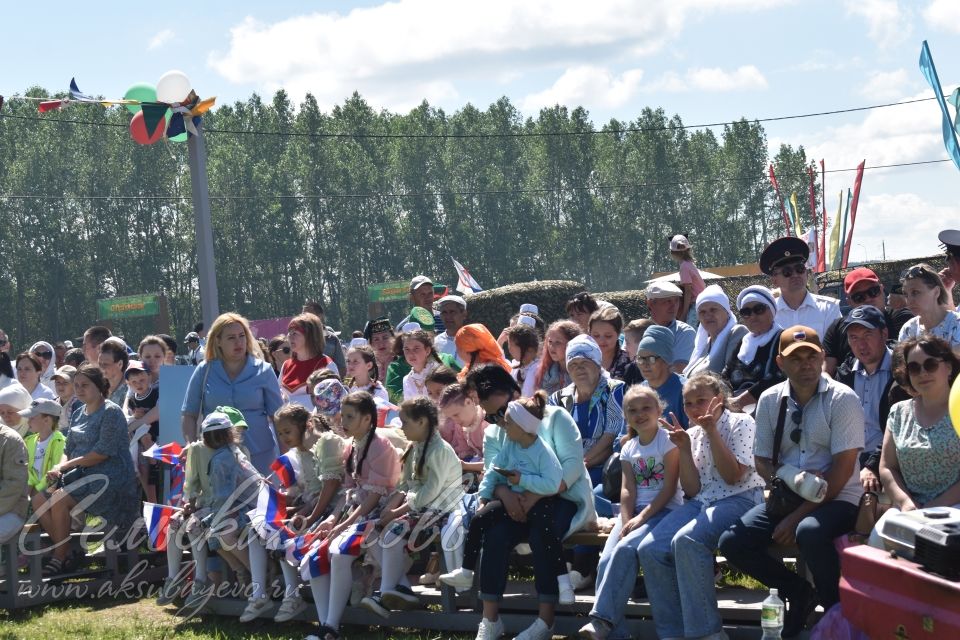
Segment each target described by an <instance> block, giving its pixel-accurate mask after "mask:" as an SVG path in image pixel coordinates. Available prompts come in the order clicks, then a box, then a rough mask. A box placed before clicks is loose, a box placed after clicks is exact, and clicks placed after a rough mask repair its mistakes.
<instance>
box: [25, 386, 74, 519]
mask: <svg viewBox="0 0 960 640" xmlns="http://www.w3.org/2000/svg"><path fill="white" fill-rule="evenodd" d="M61 410H62V407H61V406H60V403H58V402H57V401H56V400H47V399H46V398H42V399H40V400H34V401H33V402H31V403H30V406H29V407H27V408H26V409H24V410H23V411H21V412H20V415H21V416H23V417H24V418H26V419H27V425H28V426H29V428H30V433H28V434H27V437H26V438H24V444H26V446H27V472H28V479H27V485H28V486H29V488H30V504H31V506H32V507H33V511H34V513H38V512H40V509H41V507H43V505H44V504H46V502H47V499H48V498H49V497H50V494H52V493H53V491H49V492H48V491H47V472H48V471H50V469H52V468H53V467H55V466H56V465H58V464H60V462H61V459H62V458H63V449H64V447H65V446H66V442H67V439H66V438H65V437H64V435H63V434H62V433H61V432H60V431H58V430H57V422H58V420H59V419H60V411H61ZM50 518H51V516H50V512H49V510H47V511H45V512H43V515H41V516H40V518H39V520H40V526H41V527H43V530H44V531H49V530H50Z"/></svg>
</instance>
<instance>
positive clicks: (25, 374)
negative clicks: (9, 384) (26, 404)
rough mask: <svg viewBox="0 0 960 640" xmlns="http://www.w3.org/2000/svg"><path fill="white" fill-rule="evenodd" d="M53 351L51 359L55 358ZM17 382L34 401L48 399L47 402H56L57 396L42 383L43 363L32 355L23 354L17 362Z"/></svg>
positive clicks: (18, 357)
mask: <svg viewBox="0 0 960 640" xmlns="http://www.w3.org/2000/svg"><path fill="white" fill-rule="evenodd" d="M52 351H53V350H52V349H51V354H50V357H51V358H52V357H53V353H52ZM16 368H17V380H18V381H19V382H20V384H22V385H23V386H24V388H25V389H26V390H27V391H28V392H29V393H30V397H31V398H33V399H34V400H40V399H41V398H46V399H47V400H56V399H57V394H56V392H54V391H51V390H50V388H49V387H47V386H46V385H44V384H42V383H41V382H40V376H41V375H42V374H43V362H42V361H41V360H40V358H38V357H37V356H36V355H34V354H32V353H21V354H20V355H18V356H17V361H16Z"/></svg>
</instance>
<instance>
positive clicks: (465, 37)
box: [207, 0, 794, 108]
mask: <svg viewBox="0 0 960 640" xmlns="http://www.w3.org/2000/svg"><path fill="white" fill-rule="evenodd" d="M792 1H794V0H776V1H773V0H766V1H765V0H649V1H646V2H636V1H635V0H609V1H606V2H600V3H594V4H592V5H590V7H589V8H585V7H584V5H583V4H582V3H581V2H577V1H576V0H526V1H525V2H514V1H512V0H488V1H487V2H473V3H460V2H449V0H396V1H393V2H385V3H384V4H380V5H377V6H373V7H366V8H358V9H354V10H352V11H350V12H349V13H346V14H339V13H335V12H329V13H313V14H309V15H303V16H297V17H293V18H289V19H286V20H283V21H279V22H274V23H263V22H259V21H257V20H254V19H253V18H249V17H248V18H246V19H245V20H243V21H242V22H241V23H240V24H238V25H236V26H234V27H233V28H232V29H231V32H230V43H229V48H228V50H227V51H226V52H214V53H211V54H210V55H209V57H208V60H207V63H208V65H209V66H210V67H211V68H212V69H214V70H215V71H216V72H217V73H219V74H220V75H221V76H223V77H224V78H226V79H227V80H229V81H231V82H234V83H238V84H253V85H256V86H260V87H262V88H264V89H266V90H274V89H276V88H278V87H281V86H282V87H284V88H285V89H287V90H288V91H289V92H290V93H291V94H292V95H293V96H294V98H299V97H302V96H303V95H304V94H305V93H306V92H308V91H309V92H311V93H313V94H314V95H315V96H316V97H317V99H318V101H319V102H320V104H321V105H324V106H330V105H332V104H334V103H337V102H339V101H341V100H343V99H344V98H345V97H346V96H348V95H349V94H350V93H351V92H352V91H354V90H358V91H360V92H361V93H363V94H364V96H365V97H367V98H368V99H369V100H371V102H374V103H379V104H380V106H385V107H388V108H397V106H398V105H400V104H411V103H412V104H416V103H418V102H419V101H420V100H422V99H423V98H427V99H431V95H428V94H427V93H425V91H429V90H430V88H431V87H434V91H433V95H434V96H436V95H447V96H450V95H457V94H458V90H457V86H458V84H460V83H467V82H471V81H478V80H480V81H483V80H488V79H489V78H491V77H492V78H497V77H501V76H502V74H503V72H504V70H505V69H509V70H510V71H511V72H512V73H514V74H526V73H529V72H534V71H536V72H542V71H544V70H551V69H565V68H566V69H572V68H573V67H575V66H579V65H591V66H604V65H609V64H612V63H617V66H619V67H623V66H628V67H629V66H631V65H630V60H631V59H632V58H635V57H636V56H642V55H649V54H651V53H654V52H658V51H660V50H662V49H663V48H664V46H665V45H666V44H667V43H668V42H670V41H671V40H673V39H674V38H675V37H676V36H677V35H678V34H679V33H680V32H681V30H682V29H683V27H684V25H685V23H686V22H687V21H688V20H691V19H694V20H700V19H703V18H705V17H707V16H709V15H710V14H712V13H717V12H731V11H754V10H755V11H765V10H769V9H771V8H774V7H776V6H777V5H780V4H784V3H787V2H792ZM633 66H636V65H633ZM565 75H566V74H565ZM561 79H562V78H561ZM574 80H575V79H574V78H569V79H567V80H565V81H564V82H565V83H571V82H573V81H574ZM615 80H616V79H614V78H611V86H612V84H613V83H614V82H615ZM624 81H625V82H627V84H628V85H629V84H630V83H631V82H633V79H632V77H630V78H625V79H624ZM754 81H755V79H754ZM559 82H560V81H559V80H558V83H559ZM437 83H439V84H437ZM573 83H574V84H576V83H575V82H573ZM436 87H441V89H440V90H439V91H437V90H436ZM561 88H562V87H561ZM621 90H627V88H624V89H621ZM548 91H549V90H548ZM611 99H616V98H611Z"/></svg>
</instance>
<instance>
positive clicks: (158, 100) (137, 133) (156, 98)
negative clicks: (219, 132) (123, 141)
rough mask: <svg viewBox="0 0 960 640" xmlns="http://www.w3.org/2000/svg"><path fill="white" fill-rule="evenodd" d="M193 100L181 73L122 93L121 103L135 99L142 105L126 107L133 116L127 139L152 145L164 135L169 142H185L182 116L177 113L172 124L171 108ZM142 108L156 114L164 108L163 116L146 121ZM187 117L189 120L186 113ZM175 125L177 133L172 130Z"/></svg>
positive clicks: (185, 132)
mask: <svg viewBox="0 0 960 640" xmlns="http://www.w3.org/2000/svg"><path fill="white" fill-rule="evenodd" d="M191 97H193V98H195V97H196V96H195V94H194V93H193V88H192V87H191V86H190V79H189V78H187V76H186V74H185V73H183V72H182V71H168V72H166V73H165V74H163V75H162V76H160V80H158V81H157V85H156V86H154V85H152V84H148V83H146V82H139V83H137V84H135V85H133V86H132V87H130V88H129V89H127V92H126V93H125V94H123V99H124V100H135V101H138V102H139V103H141V104H128V105H126V107H127V109H129V110H130V113H132V114H133V119H132V120H130V137H131V138H133V139H134V141H135V142H137V143H139V144H153V143H154V142H157V141H158V140H160V139H161V138H163V137H164V135H167V136H168V137H169V139H170V141H171V142H186V141H187V138H188V137H189V134H188V133H187V131H186V129H185V128H184V125H183V122H182V120H183V117H184V115H183V114H180V113H178V114H176V118H178V119H179V123H174V122H173V121H174V120H175V114H174V111H173V109H172V108H170V105H180V104H183V103H186V102H188V100H189V99H190V98H191ZM144 107H146V108H147V109H149V110H150V111H151V112H156V110H157V108H159V107H166V111H164V113H163V117H161V118H159V120H155V118H148V117H147V115H148V114H147V112H146V111H145V110H144ZM187 117H190V116H189V114H187ZM172 123H173V124H174V127H175V129H176V130H174V129H173V128H171V124H172Z"/></svg>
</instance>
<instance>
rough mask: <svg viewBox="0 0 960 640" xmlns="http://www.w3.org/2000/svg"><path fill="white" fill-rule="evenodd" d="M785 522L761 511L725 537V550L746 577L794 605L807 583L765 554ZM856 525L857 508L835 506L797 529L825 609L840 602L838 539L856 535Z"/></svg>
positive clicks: (833, 503) (846, 504) (819, 509)
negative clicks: (792, 602)
mask: <svg viewBox="0 0 960 640" xmlns="http://www.w3.org/2000/svg"><path fill="white" fill-rule="evenodd" d="M780 520H781V519H779V518H777V519H775V518H771V517H770V516H768V515H767V505H765V504H760V505H757V506H756V507H754V508H753V509H751V510H750V511H748V512H747V513H746V515H744V516H743V518H741V520H740V522H738V523H737V524H736V526H735V527H733V528H732V529H731V530H730V531H728V532H727V533H726V534H724V536H723V538H722V539H721V540H720V550H721V551H722V552H723V555H724V556H726V558H727V560H729V561H730V562H731V563H733V564H734V565H736V566H737V567H738V568H739V569H740V570H741V571H743V572H744V573H746V574H748V575H750V576H752V577H754V578H756V579H757V580H759V581H760V582H762V583H763V584H765V585H767V586H768V587H773V588H775V589H777V590H778V591H779V592H780V595H781V596H785V597H786V599H787V600H790V598H791V597H797V596H800V595H802V594H803V590H804V588H805V585H806V580H805V579H804V578H803V577H802V576H800V575H798V574H796V573H795V572H793V571H790V570H789V569H787V568H786V567H785V566H784V565H783V562H782V561H781V560H779V559H777V558H773V557H771V556H769V555H767V553H766V551H765V549H766V548H767V546H768V545H769V544H770V542H771V538H770V535H771V534H772V533H773V530H774V528H776V526H777V523H779V522H780ZM856 521H857V505H855V504H851V503H849V502H843V501H841V500H831V501H830V502H824V503H822V504H821V505H820V506H819V507H817V508H816V509H815V510H814V511H813V512H812V513H811V514H810V515H808V516H807V517H806V518H804V519H803V520H801V521H800V524H798V525H797V531H796V537H797V547H799V548H800V553H801V554H803V559H804V560H805V561H806V563H807V568H808V569H810V575H812V576H813V584H814V586H815V587H816V588H817V595H818V596H819V598H820V604H822V605H823V608H824V609H829V608H830V607H832V606H833V605H835V604H836V603H838V602H840V556H839V555H838V554H837V549H836V547H834V546H833V539H834V538H836V537H837V536H841V535H843V534H845V533H847V532H849V531H851V530H852V529H853V527H854V525H855V524H856Z"/></svg>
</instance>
